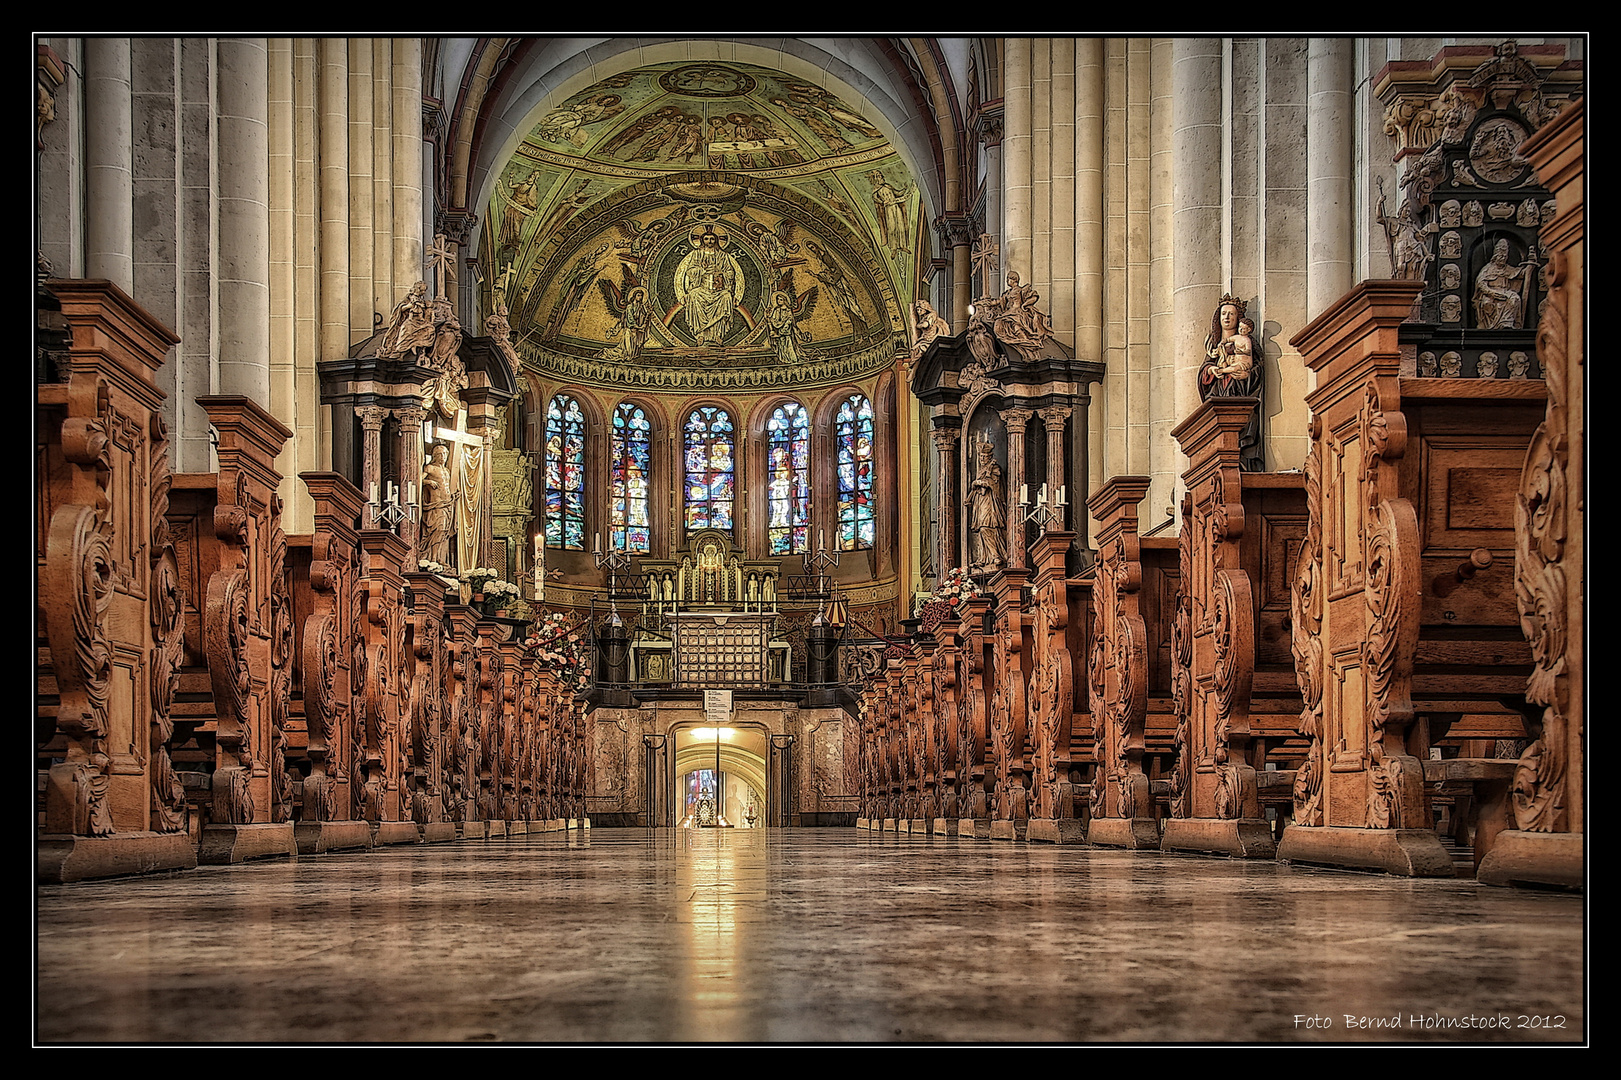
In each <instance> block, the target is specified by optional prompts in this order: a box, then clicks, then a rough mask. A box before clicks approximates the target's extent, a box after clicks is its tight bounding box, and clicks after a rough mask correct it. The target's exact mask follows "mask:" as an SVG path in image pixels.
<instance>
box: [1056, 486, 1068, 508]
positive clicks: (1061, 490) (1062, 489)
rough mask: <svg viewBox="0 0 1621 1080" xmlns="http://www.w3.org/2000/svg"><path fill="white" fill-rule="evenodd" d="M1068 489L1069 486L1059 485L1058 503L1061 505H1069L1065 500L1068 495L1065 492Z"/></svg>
mask: <svg viewBox="0 0 1621 1080" xmlns="http://www.w3.org/2000/svg"><path fill="white" fill-rule="evenodd" d="M1068 490H1069V489H1068V488H1067V487H1064V486H1063V485H1062V484H1060V485H1059V487H1058V505H1059V506H1068V505H1069V503H1067V502H1065V501H1064V499H1065V497H1066V496H1065V492H1067V491H1068Z"/></svg>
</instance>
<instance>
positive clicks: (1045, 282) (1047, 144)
mask: <svg viewBox="0 0 1621 1080" xmlns="http://www.w3.org/2000/svg"><path fill="white" fill-rule="evenodd" d="M1053 45H1054V42H1053V39H1051V38H1033V39H1031V42H1030V98H1029V101H1030V142H1029V144H1028V145H1029V153H1028V161H1029V167H1030V247H1029V248H1028V249H1027V250H1026V252H1025V254H1024V255H1023V256H1022V257H1021V258H1020V260H1019V262H1018V263H1016V264H1015V263H1012V262H1009V263H1007V264H1006V265H1005V269H1007V270H1017V271H1018V272H1019V276H1020V279H1021V280H1023V281H1024V282H1025V283H1027V284H1029V283H1031V282H1033V281H1037V280H1039V281H1040V282H1041V284H1042V287H1043V288H1044V289H1045V290H1046V295H1047V302H1048V305H1049V307H1050V306H1051V303H1052V292H1051V287H1050V285H1051V281H1052V242H1053V217H1054V214H1053V184H1052V174H1053V169H1052V155H1053V116H1052V114H1053V108H1052V93H1053V64H1052V47H1053ZM1059 318H1060V319H1062V318H1063V316H1062V315H1060V316H1059Z"/></svg>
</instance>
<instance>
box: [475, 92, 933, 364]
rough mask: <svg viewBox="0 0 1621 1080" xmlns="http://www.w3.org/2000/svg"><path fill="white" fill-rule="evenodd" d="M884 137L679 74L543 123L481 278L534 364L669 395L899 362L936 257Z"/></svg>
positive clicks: (783, 95) (489, 233)
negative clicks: (922, 264)
mask: <svg viewBox="0 0 1621 1080" xmlns="http://www.w3.org/2000/svg"><path fill="white" fill-rule="evenodd" d="M920 207H921V201H920V197H919V193H918V190H917V187H916V185H915V183H914V182H913V181H912V179H911V177H910V175H909V173H908V171H907V169H906V167H905V166H904V164H903V163H902V161H901V159H900V157H899V155H898V154H897V153H896V152H895V150H894V149H893V147H892V146H891V145H890V143H889V142H888V141H887V139H886V138H885V136H884V134H883V132H882V131H881V130H879V129H878V128H877V127H876V126H874V125H873V124H872V123H871V122H870V121H869V120H868V119H867V118H865V117H863V116H862V115H861V114H860V113H859V112H858V111H857V110H856V109H854V108H852V107H851V106H850V105H849V104H848V103H846V102H845V101H843V100H841V99H840V98H839V97H838V96H837V95H835V94H833V93H831V92H830V91H828V90H826V89H824V88H822V87H818V86H813V85H811V84H808V83H805V82H801V81H799V80H797V79H794V78H793V77H791V76H787V75H784V74H783V73H781V72H777V71H771V70H768V69H765V68H758V67H752V66H749V65H743V64H732V63H716V62H706V63H690V62H677V63H671V64H663V65H655V66H652V67H647V68H641V69H637V70H635V71H630V72H624V73H621V74H619V75H616V76H614V77H612V78H609V79H605V80H602V81H601V82H598V83H596V84H594V85H593V86H590V87H588V88H586V89H584V90H582V91H580V92H578V93H576V94H574V95H572V96H571V97H570V98H569V99H568V100H567V101H565V102H564V103H563V104H561V105H559V106H558V107H556V108H553V109H551V110H549V111H548V112H546V113H545V114H544V115H543V116H542V117H541V118H540V120H539V121H538V122H537V123H536V124H535V126H534V128H533V129H532V130H531V132H530V133H529V135H528V136H527V137H526V138H525V140H524V141H523V143H522V144H521V145H520V146H519V148H518V150H517V152H516V153H515V154H514V156H513V158H512V160H511V161H510V162H509V163H508V165H507V167H506V168H505V169H504V170H503V172H502V174H501V175H500V176H499V177H498V178H497V179H496V182H495V190H494V193H493V198H492V200H491V203H490V205H489V208H488V212H487V213H486V214H485V216H484V235H483V238H482V248H481V251H482V252H483V254H482V255H481V265H482V267H483V273H484V275H485V285H486V289H487V292H486V294H485V296H484V302H485V303H486V305H487V306H488V307H489V308H490V309H494V307H495V306H496V305H497V304H498V303H500V304H504V305H505V307H506V309H507V311H508V312H509V321H510V322H511V324H512V328H513V337H514V339H515V341H516V342H517V345H518V348H519V351H520V353H521V354H522V355H523V356H524V358H525V360H526V362H527V363H529V364H530V365H531V366H532V367H534V368H536V369H537V370H540V371H544V372H548V373H550V374H554V375H558V376H561V377H564V378H567V379H570V380H574V381H584V382H592V383H597V384H614V385H628V386H645V387H649V388H655V389H668V390H680V389H709V388H715V389H721V388H739V389H742V388H750V387H770V386H782V385H805V384H814V383H818V382H831V381H835V380H840V379H850V378H857V377H860V376H861V375H863V374H868V373H871V372H873V371H876V370H878V369H880V368H881V367H883V366H885V365H887V364H889V363H891V362H892V361H893V357H894V348H895V342H896V340H897V338H898V337H900V336H903V335H904V324H903V321H902V318H901V312H902V311H903V310H904V309H905V308H906V306H907V305H908V304H909V303H910V301H911V292H912V285H911V283H912V282H913V280H914V279H915V277H916V274H917V266H918V265H919V261H920V260H921V259H924V258H926V257H927V252H924V251H920V250H919V249H920V248H921V247H923V245H924V237H925V235H926V230H924V229H923V228H921V223H920V221H919V216H920Z"/></svg>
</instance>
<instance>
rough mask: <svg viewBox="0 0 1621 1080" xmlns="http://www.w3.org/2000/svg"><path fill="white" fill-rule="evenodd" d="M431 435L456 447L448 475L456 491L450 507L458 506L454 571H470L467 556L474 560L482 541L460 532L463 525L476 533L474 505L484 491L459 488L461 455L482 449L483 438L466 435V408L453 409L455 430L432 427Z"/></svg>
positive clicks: (476, 524) (452, 452)
mask: <svg viewBox="0 0 1621 1080" xmlns="http://www.w3.org/2000/svg"><path fill="white" fill-rule="evenodd" d="M433 435H434V438H436V439H438V440H439V441H440V442H446V443H449V444H451V446H453V447H455V448H456V449H454V450H452V451H451V456H450V465H451V470H450V474H451V477H452V478H453V479H454V481H455V484H456V492H455V494H454V495H453V496H452V497H451V498H452V504H453V505H457V506H459V507H461V510H460V512H457V513H455V514H454V520H455V522H456V538H457V544H456V547H455V549H454V550H455V551H456V569H457V570H459V571H466V570H470V569H472V567H473V565H474V563H473V562H471V561H468V557H467V556H468V555H469V554H471V555H472V556H474V557H476V555H477V553H478V549H479V542H480V540H481V539H482V538H481V537H479V536H477V535H474V536H463V535H462V533H463V532H464V531H466V529H464V526H466V527H467V528H470V529H471V530H472V531H473V532H474V533H477V531H478V525H479V512H478V511H479V508H478V506H477V505H476V501H477V500H479V499H481V498H482V497H483V492H481V491H478V490H476V489H475V490H473V491H468V490H467V489H466V488H465V487H464V486H463V485H462V483H461V476H462V464H463V456H464V455H465V454H466V453H467V451H468V450H471V449H473V448H475V447H476V448H478V449H479V450H483V449H484V437H483V436H481V435H469V434H468V432H467V410H466V409H457V410H456V426H455V428H443V427H435V428H434V429H433ZM463 562H467V565H466V566H463V565H462V563H463Z"/></svg>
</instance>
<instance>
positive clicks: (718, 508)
mask: <svg viewBox="0 0 1621 1080" xmlns="http://www.w3.org/2000/svg"><path fill="white" fill-rule="evenodd" d="M684 443H685V447H686V477H687V494H686V500H685V504H684V505H685V507H686V521H687V528H688V529H689V530H691V529H730V528H731V527H732V499H733V494H734V491H733V489H734V484H735V480H736V470H735V469H734V467H733V464H732V462H733V460H734V453H733V451H734V450H735V449H736V447H735V446H733V443H732V417H731V414H730V413H728V412H727V411H726V410H725V409H722V408H718V407H717V406H714V405H701V406H699V407H698V408H696V409H694V410H692V412H691V413H689V414H688V415H687V425H686V432H685V439H684Z"/></svg>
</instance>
